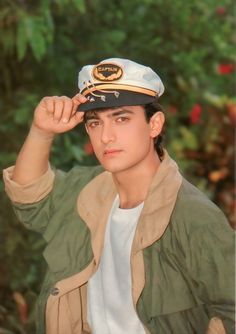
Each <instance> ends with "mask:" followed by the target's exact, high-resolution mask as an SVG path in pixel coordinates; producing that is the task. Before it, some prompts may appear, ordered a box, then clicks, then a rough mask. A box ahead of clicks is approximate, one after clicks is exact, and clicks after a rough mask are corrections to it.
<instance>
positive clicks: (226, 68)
mask: <svg viewBox="0 0 236 334" xmlns="http://www.w3.org/2000/svg"><path fill="white" fill-rule="evenodd" d="M233 71H234V64H232V63H228V64H219V65H218V67H217V72H218V73H219V74H230V73H232V72H233Z"/></svg>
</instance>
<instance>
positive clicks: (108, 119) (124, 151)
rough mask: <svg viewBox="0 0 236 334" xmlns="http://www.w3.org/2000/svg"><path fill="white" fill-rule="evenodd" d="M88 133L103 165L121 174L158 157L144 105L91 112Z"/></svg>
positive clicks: (88, 115) (87, 122)
mask: <svg viewBox="0 0 236 334" xmlns="http://www.w3.org/2000/svg"><path fill="white" fill-rule="evenodd" d="M86 118H87V121H86V130H87V132H88V135H89V137H90V140H91V143H92V146H93V149H94V152H95V154H96V156H97V158H98V160H99V162H100V163H101V165H102V166H103V167H104V168H105V169H106V170H108V171H110V172H111V173H118V172H122V171H125V170H128V169H130V168H133V167H135V166H137V165H139V164H143V163H144V162H145V161H146V159H150V155H153V156H154V155H155V154H156V153H155V149H154V145H153V136H151V128H150V124H148V123H147V121H146V118H145V114H144V109H143V107H142V106H127V107H119V108H112V109H105V110H104V111H103V110H101V111H98V112H88V114H87V115H86Z"/></svg>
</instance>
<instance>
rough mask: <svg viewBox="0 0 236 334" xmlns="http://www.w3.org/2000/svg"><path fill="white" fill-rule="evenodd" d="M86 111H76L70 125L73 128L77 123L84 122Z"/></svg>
mask: <svg viewBox="0 0 236 334" xmlns="http://www.w3.org/2000/svg"><path fill="white" fill-rule="evenodd" d="M83 117H84V112H77V113H75V114H74V115H73V116H72V117H71V118H70V120H69V123H68V125H69V126H70V129H73V128H74V127H75V126H76V125H78V124H79V123H82V122H83Z"/></svg>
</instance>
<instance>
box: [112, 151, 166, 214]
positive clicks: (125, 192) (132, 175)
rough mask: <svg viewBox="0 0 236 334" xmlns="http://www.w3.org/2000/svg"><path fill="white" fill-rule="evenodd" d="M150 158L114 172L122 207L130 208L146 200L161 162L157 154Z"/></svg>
mask: <svg viewBox="0 0 236 334" xmlns="http://www.w3.org/2000/svg"><path fill="white" fill-rule="evenodd" d="M150 160H151V161H150ZM150 160H149V161H146V162H145V163H143V164H138V165H136V166H133V167H132V168H130V169H128V170H125V171H122V172H119V173H114V174H113V180H114V183H115V185H116V188H117V191H118V194H119V199H120V208H123V209H130V208H133V207H135V206H137V205H139V204H140V203H142V202H143V201H144V200H145V198H146V196H147V193H148V190H149V187H150V184H151V182H152V179H153V177H154V175H155V173H156V171H157V169H158V167H159V165H160V163H161V162H160V159H159V157H158V155H157V154H155V156H153V157H152V159H150Z"/></svg>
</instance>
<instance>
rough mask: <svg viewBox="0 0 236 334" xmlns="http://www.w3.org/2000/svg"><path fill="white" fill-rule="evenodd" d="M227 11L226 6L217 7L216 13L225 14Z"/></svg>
mask: <svg viewBox="0 0 236 334" xmlns="http://www.w3.org/2000/svg"><path fill="white" fill-rule="evenodd" d="M225 13H226V9H225V7H217V8H216V14H218V15H224V14H225Z"/></svg>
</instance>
